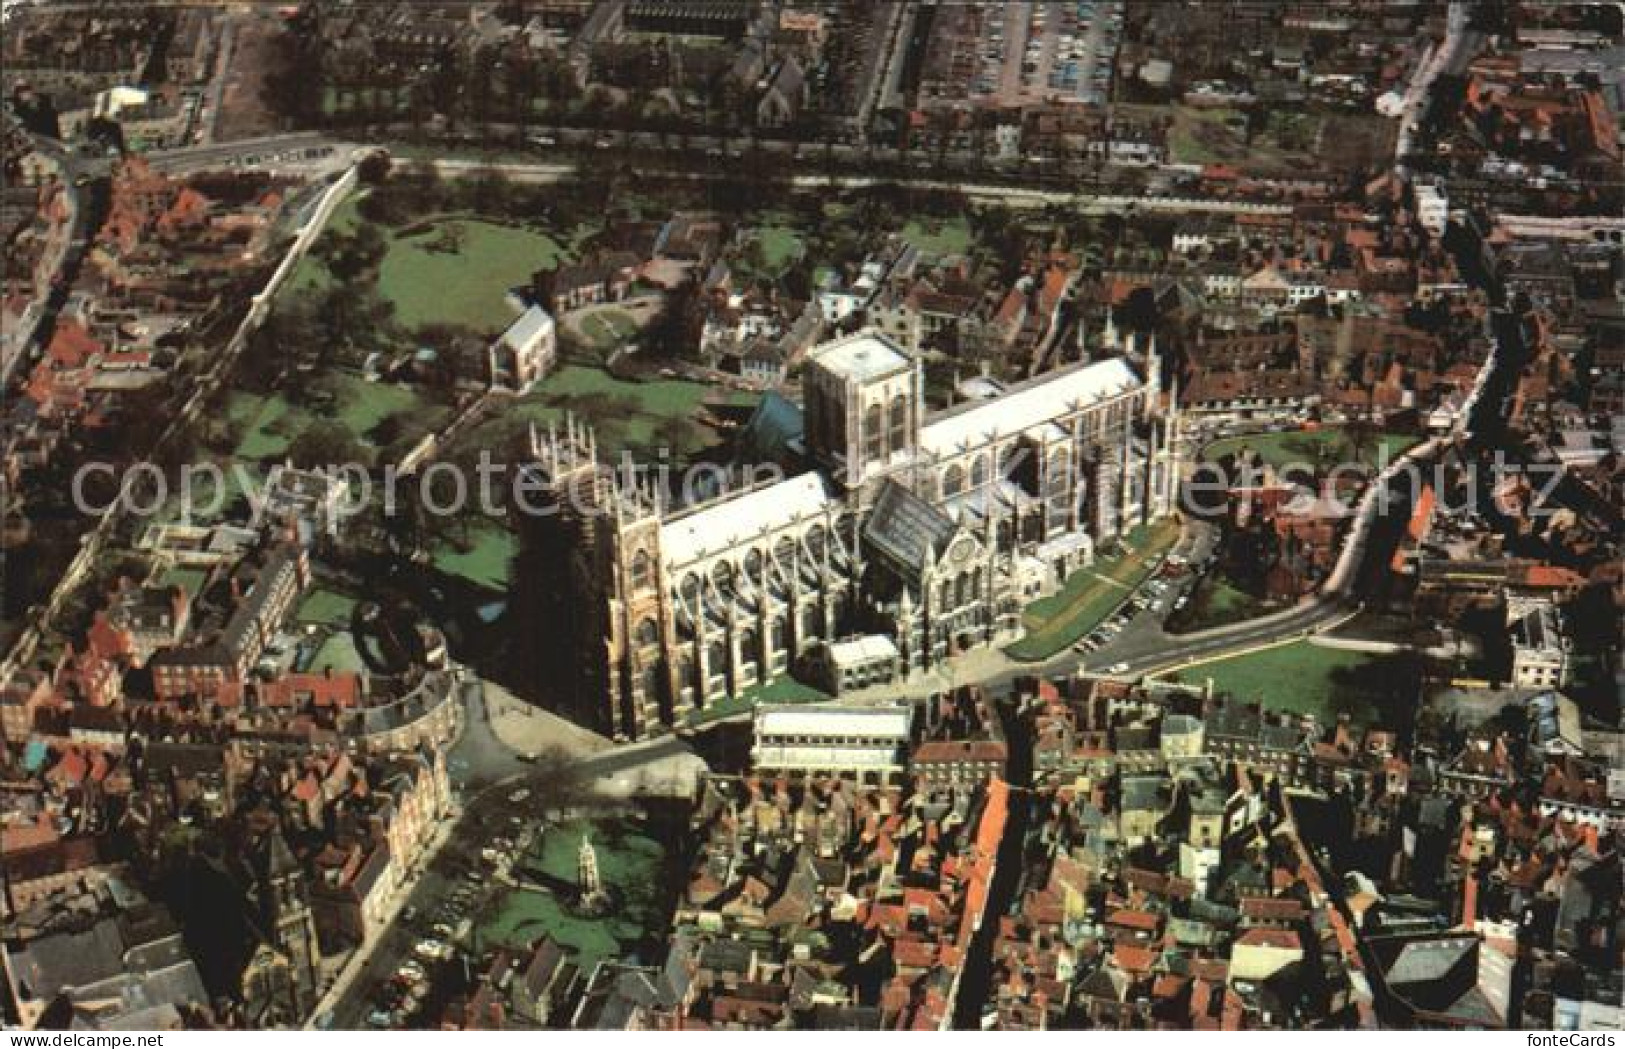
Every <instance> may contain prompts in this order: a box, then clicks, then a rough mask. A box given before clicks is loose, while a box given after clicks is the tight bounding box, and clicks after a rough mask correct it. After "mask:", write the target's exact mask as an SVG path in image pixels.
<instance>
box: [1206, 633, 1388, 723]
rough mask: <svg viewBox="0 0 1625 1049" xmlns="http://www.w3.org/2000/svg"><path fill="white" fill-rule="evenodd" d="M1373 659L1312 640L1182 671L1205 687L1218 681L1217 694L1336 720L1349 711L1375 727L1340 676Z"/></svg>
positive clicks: (1356, 718)
mask: <svg viewBox="0 0 1625 1049" xmlns="http://www.w3.org/2000/svg"><path fill="white" fill-rule="evenodd" d="M1372 659H1373V657H1372V656H1370V655H1367V654H1366V653H1364V652H1349V651H1345V650H1343V649H1335V648H1322V647H1320V646H1318V645H1314V644H1311V643H1310V642H1308V641H1294V642H1293V643H1291V644H1289V645H1282V646H1280V647H1278V648H1270V649H1265V650H1264V651H1262V652H1253V653H1250V654H1248V655H1244V656H1235V657H1233V658H1230V659H1221V660H1218V661H1217V662H1213V663H1206V664H1203V665H1201V666H1196V667H1192V668H1190V669H1189V670H1184V671H1181V672H1180V674H1179V675H1178V676H1179V678H1180V680H1183V681H1185V682H1187V683H1190V684H1200V683H1201V682H1202V681H1204V680H1205V679H1208V678H1212V679H1213V688H1214V691H1216V692H1224V693H1228V694H1229V695H1231V696H1234V697H1235V698H1237V699H1240V700H1244V701H1246V702H1249V703H1262V704H1263V705H1264V706H1265V707H1266V708H1268V709H1270V710H1279V711H1287V712H1290V713H1295V714H1314V715H1315V716H1316V717H1318V718H1320V719H1321V720H1322V721H1331V720H1333V719H1334V718H1335V716H1336V714H1337V713H1340V712H1346V713H1348V714H1349V715H1350V717H1351V718H1352V719H1353V720H1355V721H1357V722H1362V723H1364V722H1369V721H1370V720H1371V717H1372V714H1373V711H1372V710H1371V709H1370V708H1369V707H1367V706H1365V705H1364V704H1363V703H1360V702H1358V701H1351V697H1350V696H1349V693H1348V691H1347V690H1346V689H1343V688H1340V686H1339V683H1338V680H1337V679H1338V674H1339V672H1340V671H1342V672H1347V671H1349V670H1352V669H1355V668H1358V667H1361V666H1364V665H1365V664H1367V663H1370V662H1371V661H1372Z"/></svg>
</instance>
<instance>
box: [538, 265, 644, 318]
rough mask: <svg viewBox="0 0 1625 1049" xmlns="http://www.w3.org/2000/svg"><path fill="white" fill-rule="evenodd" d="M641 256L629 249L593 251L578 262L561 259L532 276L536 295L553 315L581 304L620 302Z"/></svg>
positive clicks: (634, 274) (630, 285)
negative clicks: (556, 263) (551, 266)
mask: <svg viewBox="0 0 1625 1049" xmlns="http://www.w3.org/2000/svg"><path fill="white" fill-rule="evenodd" d="M640 265H641V259H640V258H639V257H638V256H637V255H636V254H634V253H633V252H630V251H616V250H601V251H595V252H593V253H592V254H590V255H588V256H587V257H585V258H583V259H581V260H580V261H579V262H560V263H559V264H558V265H556V266H554V267H553V268H552V269H549V270H542V271H540V272H538V273H537V274H536V275H535V277H534V278H532V282H531V283H532V287H533V288H534V289H535V292H536V299H537V302H539V303H540V304H541V305H542V306H543V307H544V308H546V309H547V310H548V311H550V312H551V313H552V314H553V315H554V316H558V315H559V314H561V313H568V312H569V311H570V310H575V309H580V308H581V307H583V306H593V305H597V304H599V303H604V302H619V301H621V300H622V299H624V298H626V296H627V295H628V294H630V293H631V291H632V284H633V282H634V281H636V279H637V276H638V270H639V267H640Z"/></svg>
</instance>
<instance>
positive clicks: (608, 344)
mask: <svg viewBox="0 0 1625 1049" xmlns="http://www.w3.org/2000/svg"><path fill="white" fill-rule="evenodd" d="M578 327H580V329H581V334H583V335H585V336H586V337H587V339H588V341H589V342H591V343H592V344H593V347H594V348H595V349H600V350H608V349H613V348H615V347H616V346H619V345H621V344H622V343H624V342H626V341H627V340H628V339H630V338H632V337H633V336H634V335H636V334H637V333H638V322H637V320H636V319H634V318H633V316H632V315H631V314H630V313H627V312H626V311H625V310H616V309H600V310H594V311H592V312H591V313H589V314H587V315H586V316H585V317H582V318H581V322H580V324H579V325H578Z"/></svg>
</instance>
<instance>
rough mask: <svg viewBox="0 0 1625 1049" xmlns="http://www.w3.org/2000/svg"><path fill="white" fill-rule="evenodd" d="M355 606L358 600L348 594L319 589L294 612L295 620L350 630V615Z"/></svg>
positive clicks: (308, 595)
mask: <svg viewBox="0 0 1625 1049" xmlns="http://www.w3.org/2000/svg"><path fill="white" fill-rule="evenodd" d="M355 606H356V599H355V598H353V597H351V596H349V595H348V594H340V593H338V592H336V591H333V590H328V589H326V588H325V587H317V588H316V589H314V590H312V591H311V592H310V593H308V594H306V595H305V599H304V600H303V601H301V602H300V603H299V607H298V609H296V610H295V611H294V614H293V618H294V622H296V623H318V624H321V625H323V626H330V627H344V628H348V627H349V625H350V614H351V613H352V612H354V611H355Z"/></svg>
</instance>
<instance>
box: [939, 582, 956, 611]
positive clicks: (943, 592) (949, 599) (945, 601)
mask: <svg viewBox="0 0 1625 1049" xmlns="http://www.w3.org/2000/svg"><path fill="white" fill-rule="evenodd" d="M952 607H954V585H953V581H952V580H950V579H944V580H943V581H942V585H941V586H940V587H938V588H937V610H938V611H939V612H945V611H947V610H948V609H950V608H952Z"/></svg>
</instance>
